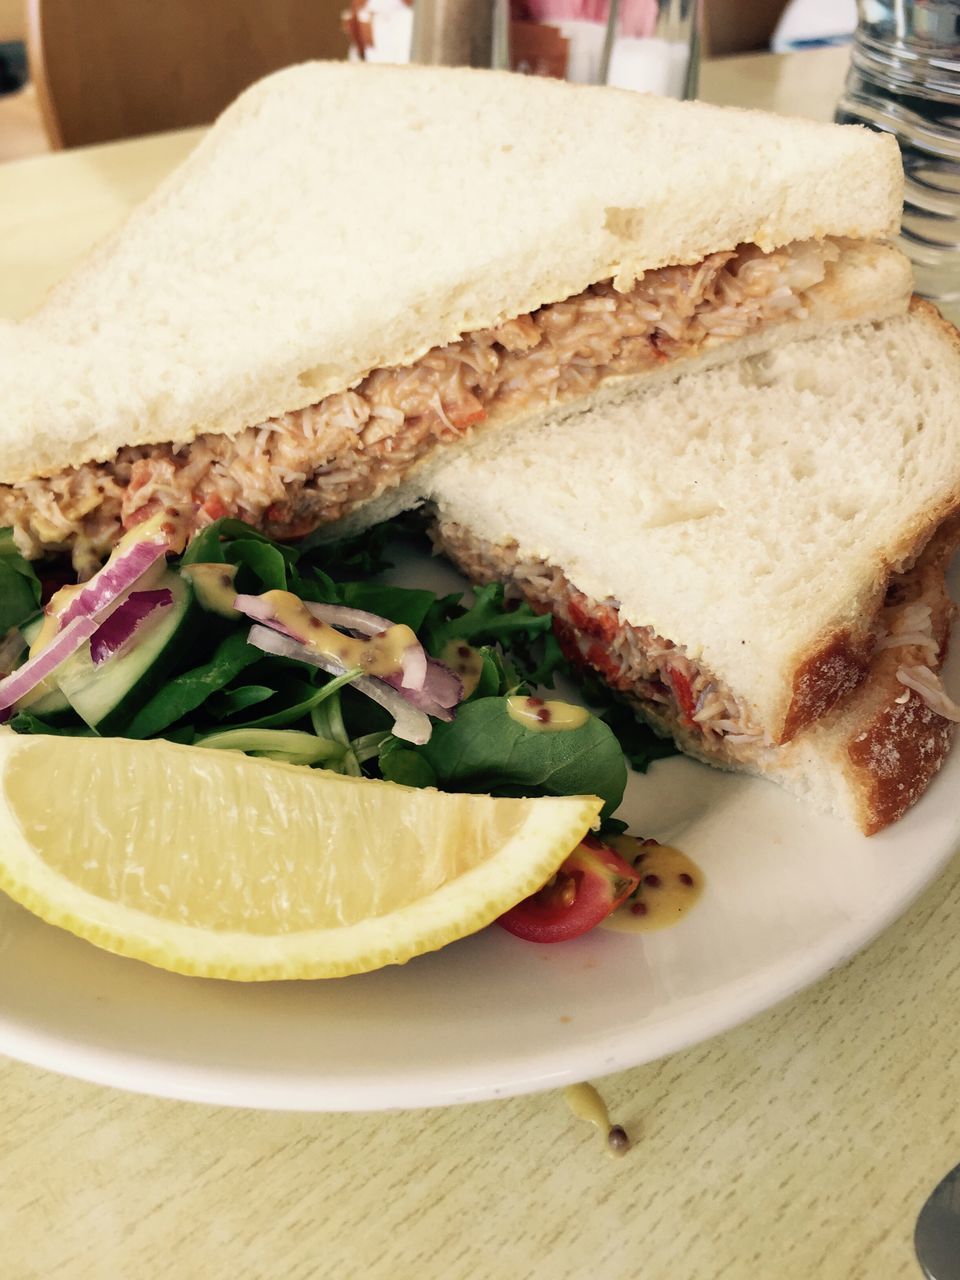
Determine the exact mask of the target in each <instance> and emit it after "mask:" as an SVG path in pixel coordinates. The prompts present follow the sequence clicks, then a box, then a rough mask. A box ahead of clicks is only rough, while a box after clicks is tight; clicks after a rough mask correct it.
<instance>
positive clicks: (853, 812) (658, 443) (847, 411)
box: [429, 302, 960, 834]
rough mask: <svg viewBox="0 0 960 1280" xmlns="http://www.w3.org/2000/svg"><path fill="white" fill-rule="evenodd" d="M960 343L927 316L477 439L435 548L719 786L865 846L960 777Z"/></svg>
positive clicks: (442, 476)
mask: <svg viewBox="0 0 960 1280" xmlns="http://www.w3.org/2000/svg"><path fill="white" fill-rule="evenodd" d="M958 405H960V335H958V334H957V332H956V330H954V329H953V328H952V327H951V326H949V325H948V324H947V323H946V322H945V321H944V320H943V319H942V318H941V317H940V316H939V314H938V313H937V312H936V311H935V310H934V309H933V308H932V307H930V306H929V305H928V304H925V303H921V302H915V303H914V304H913V305H912V307H911V310H910V312H909V314H908V315H907V316H903V317H897V318H894V319H890V320H887V321H884V322H882V323H876V324H869V325H859V326H855V327H850V328H847V329H845V330H842V331H840V332H837V333H834V334H832V335H825V336H823V337H820V338H815V339H811V340H809V341H806V342H797V343H794V344H792V345H790V346H787V347H778V348H777V349H776V350H775V351H772V352H768V353H766V354H765V355H762V356H752V357H747V358H745V359H741V360H739V361H737V362H735V363H730V364H727V365H725V366H723V367H722V368H717V369H713V370H708V371H704V372H701V373H698V374H695V375H692V376H690V377H681V378H678V379H677V380H676V381H675V382H674V383H672V384H670V385H667V386H663V387H660V388H656V389H653V390H651V391H650V392H649V393H647V394H640V393H634V394H632V395H631V396H629V397H628V398H626V399H624V400H623V401H621V402H620V403H619V404H616V405H607V406H605V407H601V408H597V409H593V410H591V411H588V412H579V413H578V412H575V411H570V412H568V413H567V414H566V415H564V416H555V417H554V418H552V419H547V420H544V421H541V422H540V423H538V424H527V426H526V427H524V428H516V429H510V430H508V431H506V432H501V433H500V436H499V437H498V439H497V440H496V442H494V441H492V440H486V441H484V440H478V441H476V442H475V443H474V444H473V445H472V446H471V447H470V448H469V449H467V450H464V451H461V453H460V454H459V455H458V456H456V457H452V456H450V455H448V456H447V458H446V459H445V460H444V462H443V464H442V465H441V466H438V467H437V468H436V472H435V474H434V475H433V476H432V478H431V481H430V488H429V492H430V495H431V498H432V500H433V503H434V507H435V511H436V521H437V523H436V529H435V537H436V541H437V543H438V545H439V546H440V547H441V548H442V549H443V550H444V551H445V552H447V554H448V555H450V556H451V557H452V559H453V560H454V561H455V562H456V563H457V564H458V565H459V566H460V568H461V569H462V570H463V571H464V572H465V573H466V574H467V576H468V577H469V578H471V579H472V580H473V581H474V582H483V581H488V580H500V581H503V582H504V583H506V584H507V589H508V591H509V592H510V593H511V594H513V595H515V596H520V597H523V598H525V599H527V600H528V601H529V602H530V603H531V604H532V605H533V606H534V607H536V608H538V609H541V610H549V611H551V612H552V613H553V615H554V623H555V628H556V632H557V634H558V636H559V638H560V640H561V643H562V644H563V646H564V649H565V651H566V653H567V654H568V656H569V657H570V658H572V659H573V661H574V662H575V663H576V664H579V665H581V666H583V667H586V668H589V669H591V670H593V671H595V672H597V673H599V674H600V675H601V676H602V677H604V679H606V680H607V681H608V683H609V684H610V685H611V686H612V687H613V688H614V689H615V690H617V691H618V692H619V693H621V694H622V695H623V696H624V697H625V698H626V699H628V700H629V702H630V703H631V704H632V705H633V706H634V707H635V708H636V710H637V711H638V713H639V714H640V715H641V716H642V717H643V718H644V719H645V720H647V721H648V722H649V723H650V724H651V725H652V726H653V728H654V729H656V730H657V731H658V732H659V733H661V734H665V735H670V736H672V737H673V738H674V740H675V741H676V743H677V745H678V746H679V747H680V748H681V749H682V750H683V751H685V752H686V753H688V754H690V755H692V756H695V757H696V758H697V759H700V760H704V761H706V762H707V763H709V764H714V765H719V766H720V767H723V768H727V769H739V770H746V771H748V772H752V773H757V774H761V775H765V776H768V777H771V778H773V779H775V780H776V781H778V782H780V783H782V784H783V785H784V786H786V787H788V788H789V789H790V790H792V791H794V792H796V793H797V794H799V795H802V796H804V797H805V798H807V799H809V800H811V801H812V802H813V803H815V804H816V805H817V806H818V807H820V808H821V809H824V810H827V811H832V812H835V813H840V814H843V815H845V816H846V817H848V818H850V819H852V820H853V821H854V822H855V823H856V824H857V825H859V826H860V828H861V829H862V830H863V831H864V832H866V833H868V834H870V833H873V832H875V831H878V830H880V829H881V828H882V827H884V826H886V825H887V824H888V823H890V822H893V821H895V820H896V819H897V818H898V817H900V816H901V815H902V814H903V813H904V812H905V811H906V809H907V808H908V807H909V806H910V805H911V804H912V803H913V802H914V801H915V800H916V799H917V798H918V797H919V795H920V794H921V793H922V792H923V790H924V789H925V787H926V786H927V785H928V783H929V782H930V780H931V779H932V777H933V776H934V774H935V773H936V771H937V770H938V769H939V767H940V765H941V764H942V762H943V760H944V758H945V756H946V753H947V751H948V749H949V745H950V742H951V739H952V736H953V731H954V722H955V721H956V719H957V718H958V716H960V709H958V708H957V707H956V705H955V704H954V703H953V702H952V701H951V699H950V698H949V697H948V696H947V694H946V693H945V691H944V689H943V687H942V685H941V682H940V679H939V675H938V671H939V667H940V665H941V662H942V660H943V657H944V655H945V651H946V645H947V639H948V632H949V623H950V619H951V617H952V613H953V606H952V604H951V603H950V600H949V599H948V596H947V593H946V590H945V585H944V574H945V570H946V567H947V565H948V563H949V560H950V557H951V555H952V553H953V551H954V549H955V548H956V546H957V545H958V542H960V414H958V411H957V408H958Z"/></svg>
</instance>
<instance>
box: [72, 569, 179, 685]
mask: <svg viewBox="0 0 960 1280" xmlns="http://www.w3.org/2000/svg"><path fill="white" fill-rule="evenodd" d="M172 604H173V592H172V591H170V589H169V588H168V587H160V588H159V589H158V590H156V591H132V592H131V593H130V595H128V596H127V598H126V600H124V602H123V604H120V605H117V607H116V609H114V611H113V613H111V614H110V616H109V617H108V618H107V619H106V621H105V622H101V623H100V626H99V627H98V628H97V630H96V631H95V632H94V634H93V635H92V636H91V638H90V657H91V658H92V659H93V662H94V665H95V666H99V665H100V663H101V662H105V661H106V660H107V658H112V657H113V656H114V654H116V653H119V652H120V650H121V649H122V648H123V647H124V645H126V644H128V643H129V642H130V640H131V639H132V638H133V636H134V634H135V632H136V631H137V630H138V628H139V627H140V625H141V624H142V623H143V622H145V621H146V619H147V618H149V617H150V615H151V614H152V613H154V612H155V611H156V610H157V609H166V608H169V606H170V605H172Z"/></svg>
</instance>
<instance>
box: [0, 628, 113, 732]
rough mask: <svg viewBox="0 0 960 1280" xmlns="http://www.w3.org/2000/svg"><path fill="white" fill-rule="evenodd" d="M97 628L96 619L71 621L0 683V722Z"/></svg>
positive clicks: (7, 717)
mask: <svg viewBox="0 0 960 1280" xmlns="http://www.w3.org/2000/svg"><path fill="white" fill-rule="evenodd" d="M99 625H100V624H99V622H98V621H97V619H96V618H73V619H72V620H71V621H70V622H68V623H67V625H66V626H65V627H64V628H63V630H62V631H58V632H57V634H56V635H55V636H54V638H53V639H52V640H51V641H50V643H49V644H48V645H46V646H45V647H44V648H43V649H41V650H40V652H39V653H38V654H36V655H35V656H34V657H32V658H28V659H27V661H26V662H25V663H24V664H23V666H22V667H18V668H17V669H16V671H12V672H11V673H10V675H8V676H6V677H5V679H3V680H0V720H7V719H9V717H10V711H11V708H12V707H13V705H14V703H16V702H19V701H20V699H21V698H25V697H26V696H27V694H28V693H32V691H33V690H34V689H35V688H36V687H37V685H38V684H42V683H43V681H44V680H46V679H47V678H48V677H49V676H51V675H53V673H54V671H56V669H57V667H59V666H60V664H61V662H66V660H67V658H69V657H71V656H72V655H73V654H75V653H76V651H77V650H78V649H79V648H80V646H81V645H82V644H83V643H84V641H85V640H88V639H89V638H90V636H92V635H93V633H94V632H95V631H96V630H97V627H98V626H99Z"/></svg>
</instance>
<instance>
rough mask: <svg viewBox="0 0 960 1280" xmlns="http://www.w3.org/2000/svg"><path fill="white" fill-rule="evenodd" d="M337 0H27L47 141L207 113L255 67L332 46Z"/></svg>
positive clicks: (100, 136)
mask: <svg viewBox="0 0 960 1280" xmlns="http://www.w3.org/2000/svg"><path fill="white" fill-rule="evenodd" d="M341 7H342V0H27V45H28V52H29V61H30V71H31V76H32V78H33V80H34V82H35V84H36V89H37V96H38V99H39V102H40V108H41V111H42V115H43V122H44V126H45V128H46V130H47V133H48V135H49V137H50V141H51V144H52V145H53V146H54V147H76V146H84V145H86V144H88V143H93V142H106V141H109V140H111V139H113V138H123V137H131V136H135V135H139V134H145V133H157V132H160V131H161V130H165V129H180V128H186V127H187V126H189V125H197V124H206V123H208V122H209V121H211V120H213V119H214V117H215V116H216V115H218V114H219V112H220V111H222V110H223V108H224V107H225V106H226V105H227V104H228V103H229V102H231V101H232V100H233V99H234V98H235V97H236V96H237V94H238V93H240V92H241V90H243V89H245V88H246V87H247V85H249V84H252V83H253V81H254V80H257V79H259V78H260V76H264V75H266V74H267V73H268V72H270V71H276V70H277V69H278V68H280V67H284V66H287V65H289V64H290V63H292V62H302V61H306V60H307V59H309V58H342V57H344V56H345V55H346V50H347V42H346V37H345V36H344V35H343V33H342V32H341V30H340V10H341Z"/></svg>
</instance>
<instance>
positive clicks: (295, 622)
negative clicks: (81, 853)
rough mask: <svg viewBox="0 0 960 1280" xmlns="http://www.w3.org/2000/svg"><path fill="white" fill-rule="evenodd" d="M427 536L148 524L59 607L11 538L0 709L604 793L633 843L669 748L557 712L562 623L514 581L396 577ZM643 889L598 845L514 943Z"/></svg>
mask: <svg viewBox="0 0 960 1280" xmlns="http://www.w3.org/2000/svg"><path fill="white" fill-rule="evenodd" d="M411 536H413V535H412V534H411V531H410V528H409V526H408V525H406V524H404V523H402V522H394V524H393V525H391V526H380V527H378V528H376V529H374V530H371V531H368V532H367V533H365V534H363V535H361V536H360V537H358V538H352V539H349V540H346V541H342V542H340V543H326V542H323V541H321V540H320V539H319V538H316V537H311V538H307V539H305V540H303V541H302V542H300V543H298V544H296V545H287V544H281V543H277V542H273V541H271V540H270V539H268V538H267V537H265V536H264V535H263V534H261V533H259V532H257V531H256V530H254V529H252V528H250V527H249V526H247V525H245V524H243V523H242V522H240V521H237V520H233V519H223V520H218V521H216V522H214V523H213V524H211V525H209V526H208V527H207V528H206V529H204V530H202V531H201V532H200V533H199V534H197V535H196V536H195V537H194V538H193V540H192V541H191V542H190V543H189V545H188V546H187V547H186V549H185V550H184V551H183V552H182V554H178V553H177V549H176V548H174V547H173V546H171V541H170V535H169V532H168V530H167V529H166V528H165V527H164V526H163V525H162V524H160V523H158V522H145V523H144V525H142V526H140V527H139V528H138V529H135V530H133V531H131V533H130V534H128V535H127V536H126V537H125V538H124V539H123V541H122V542H121V543H120V544H119V545H118V546H117V548H116V549H115V551H114V553H113V554H112V555H111V557H110V559H109V560H108V561H107V563H106V564H105V565H104V566H103V568H102V569H101V570H100V571H99V572H98V573H97V574H95V575H94V576H93V577H92V578H91V579H90V580H89V581H88V582H86V583H84V584H82V586H79V587H78V586H76V585H68V586H61V587H60V589H59V590H57V591H55V592H54V593H53V594H52V595H51V596H50V599H49V600H48V601H47V603H46V605H45V607H44V608H43V609H41V607H40V600H41V586H40V581H39V579H38V578H37V575H36V572H35V569H34V566H32V565H31V564H29V563H28V562H27V561H25V560H23V559H22V558H21V557H20V556H19V555H18V553H17V551H16V548H15V546H14V544H13V540H12V536H11V534H10V532H9V531H0V593H5V594H4V595H3V606H2V608H0V619H2V621H3V622H4V623H6V624H7V626H6V630H5V632H3V633H0V658H2V659H3V661H4V662H5V663H6V664H7V665H8V666H9V667H10V668H11V669H10V670H9V671H8V672H7V673H6V674H5V675H4V677H3V679H0V715H2V716H3V718H5V719H7V720H8V723H9V725H10V727H11V728H12V729H13V730H14V731H15V732H17V733H20V734H34V733H45V734H63V735H71V736H81V737H82V736H90V737H92V736H112V737H127V738H132V739H143V738H154V737H164V738H168V739H171V740H173V741H176V742H180V743H186V744H195V745H198V746H203V747H208V748H216V749H220V750H235V751H242V752H245V753H246V754H248V755H254V756H257V755H259V756H262V757H265V758H269V759H272V760H280V761H286V762H289V763H294V764H299V765H303V766H306V767H320V768H323V769H327V770H333V771H336V772H339V773H343V774H349V775H353V776H367V777H379V778H383V779H386V780H387V781H392V782H397V783H402V784H404V785H406V786H413V787H439V788H441V789H443V790H448V791H467V792H486V793H490V794H493V795H502V796H517V795H535V794H547V795H583V794H592V795H597V796H599V797H600V798H601V799H602V800H603V810H602V814H601V817H602V827H601V832H608V831H614V832H615V831H618V830H622V829H623V825H624V824H623V823H619V822H618V821H617V820H616V819H615V818H614V816H613V815H614V813H615V811H616V809H617V807H618V805H619V804H620V801H621V798H622V795H623V790H624V786H625V784H626V778H627V766H626V762H625V759H624V750H626V751H627V752H628V754H629V757H630V762H631V763H632V764H633V765H634V767H635V768H641V769H642V768H645V767H646V765H647V763H648V762H649V761H650V760H651V759H654V758H656V757H657V756H658V755H663V754H666V751H665V749H664V747H663V745H662V744H661V743H660V742H659V741H658V740H657V739H655V738H654V737H653V735H652V734H650V733H649V732H647V731H646V730H643V729H641V728H639V726H637V724H636V722H635V721H634V720H633V717H632V716H631V715H630V714H629V713H628V712H626V711H625V710H621V709H620V708H619V707H618V706H617V705H616V704H615V703H614V701H613V700H612V699H611V697H610V695H609V694H607V693H606V692H605V691H604V692H603V693H602V694H599V691H598V689H596V688H594V689H591V695H592V696H591V699H590V700H591V701H592V702H594V704H595V709H594V711H590V712H588V711H583V710H581V709H580V708H577V709H576V712H575V713H574V712H573V709H571V713H570V714H565V713H564V711H563V707H564V705H565V704H564V703H562V702H560V701H551V702H550V703H545V702H543V701H541V700H540V698H539V697H538V694H539V693H540V691H541V689H544V688H551V689H552V688H553V687H554V685H555V682H556V680H557V679H558V677H559V678H568V677H569V676H570V674H571V673H570V669H569V667H568V665H567V663H566V660H565V659H564V657H563V655H562V653H561V650H560V646H559V644H558V642H557V640H556V637H555V636H554V633H553V630H552V620H551V618H550V616H549V615H547V614H539V613H535V612H534V611H533V610H532V609H531V608H530V607H529V606H528V605H526V604H522V603H521V604H516V603H514V602H512V601H508V600H506V599H505V597H504V592H503V588H502V587H501V586H499V585H488V586H485V587H481V588H479V589H478V590H477V591H476V592H475V593H473V594H472V597H465V596H464V595H463V594H461V593H452V594H448V595H437V594H436V593H434V592H433V591H429V590H425V589H422V588H417V589H410V588H405V587H400V586H397V585H395V584H393V583H392V582H389V581H386V580H384V578H383V576H382V575H383V571H384V570H385V569H386V568H387V567H388V561H387V560H386V557H385V547H386V544H387V540H388V538H390V537H399V538H406V539H409V538H410V537H411ZM25 637H26V638H25ZM27 639H29V640H30V648H29V653H28V654H27V656H26V660H23V657H24V650H25V649H26V647H27ZM597 704H599V705H597ZM518 708H519V709H520V711H522V712H523V713H524V714H518ZM548 722H550V723H551V728H552V729H553V730H554V731H551V732H542V731H541V730H542V728H543V727H544V726H545V725H546V724H547V723H548ZM615 730H616V731H617V732H615ZM621 730H622V731H623V732H622V733H621ZM618 733H621V740H618ZM624 868H626V869H625V870H624ZM636 883H637V879H636V876H635V875H634V874H633V869H632V868H631V867H630V866H629V865H628V864H622V861H621V860H620V859H619V858H618V857H617V855H616V854H615V853H613V852H612V851H611V850H610V849H609V848H608V847H607V846H606V845H603V844H601V843H600V842H599V841H595V840H593V839H592V838H591V839H589V840H588V841H586V842H584V845H581V846H579V847H578V849H577V850H575V851H574V852H573V853H572V854H571V855H570V858H569V859H568V861H567V863H565V864H564V867H563V868H561V872H560V873H559V874H558V876H557V877H556V879H555V881H553V882H551V885H550V886H546V887H545V888H544V889H543V890H542V891H541V893H540V894H539V895H536V900H528V901H527V902H526V903H524V904H520V905H519V906H518V907H517V908H515V909H514V912H512V913H510V915H511V916H512V917H513V919H514V923H516V921H517V920H519V921H520V926H519V927H515V928H514V932H517V933H519V934H520V935H521V936H534V935H535V934H536V933H537V928H536V927H534V928H532V929H527V931H526V933H524V928H525V926H524V920H528V921H529V919H531V918H534V917H536V918H538V919H539V918H541V917H543V916H544V914H546V915H547V916H551V914H552V915H553V916H556V915H557V914H558V906H559V907H563V906H564V904H565V905H566V908H568V910H567V911H566V912H564V911H559V916H561V917H563V916H564V915H566V917H567V918H566V919H562V918H561V919H560V920H559V923H557V921H556V920H554V921H553V923H552V924H551V927H550V928H547V929H546V931H545V934H550V933H551V929H552V930H553V934H554V935H555V936H556V937H558V938H560V937H572V936H576V933H577V932H583V931H584V929H585V928H589V927H591V926H592V924H593V923H596V921H597V920H599V919H600V918H602V917H603V916H604V915H606V914H608V913H609V911H611V910H612V909H613V908H614V907H615V906H616V905H617V904H618V902H619V901H621V900H622V898H623V897H624V896H626V895H627V894H629V893H630V892H631V891H632V890H633V889H634V888H636ZM568 899H569V901H567V900H568ZM574 900H576V902H577V910H576V911H575V912H573V911H570V910H569V908H570V907H571V906H572V904H573V902H574ZM586 908H589V910H587V909H586ZM538 913H539V916H538ZM594 917H596V919H595V918H594ZM504 923H505V924H506V926H507V927H508V928H509V927H511V923H510V921H509V920H507V921H504ZM541 923H542V920H541ZM554 926H555V927H554ZM543 932H544V931H543V930H542V929H541V933H543Z"/></svg>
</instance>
